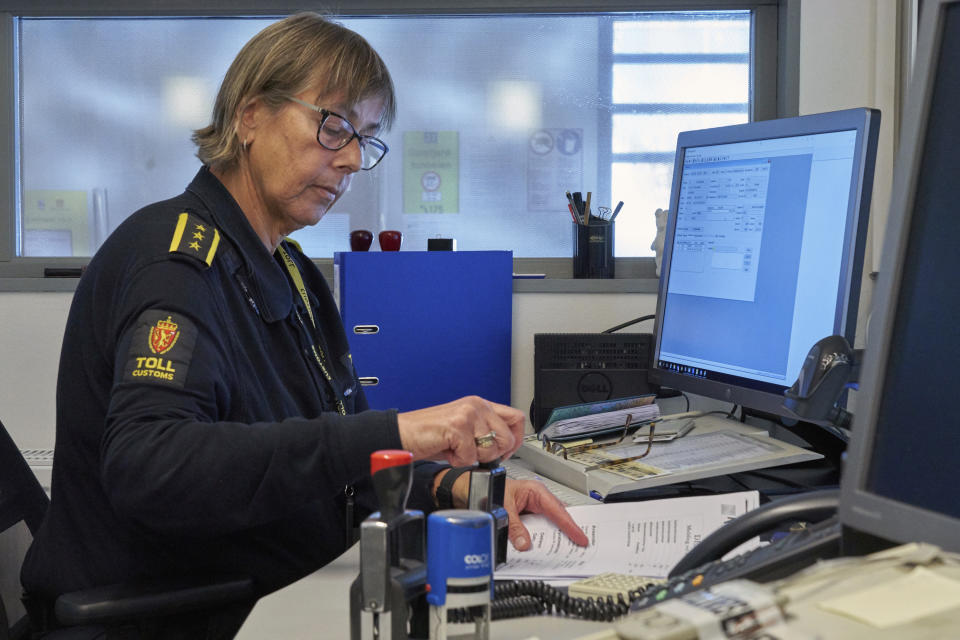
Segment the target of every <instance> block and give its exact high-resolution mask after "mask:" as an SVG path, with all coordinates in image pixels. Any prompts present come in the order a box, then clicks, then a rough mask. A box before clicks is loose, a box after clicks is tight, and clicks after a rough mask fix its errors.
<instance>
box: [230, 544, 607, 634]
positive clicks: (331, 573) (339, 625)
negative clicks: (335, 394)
mask: <svg viewBox="0 0 960 640" xmlns="http://www.w3.org/2000/svg"><path fill="white" fill-rule="evenodd" d="M359 570H360V545H354V546H353V547H351V548H350V549H349V550H347V552H346V553H344V554H343V555H342V556H340V557H339V558H337V559H336V560H334V561H333V562H331V563H330V564H328V565H327V566H326V567H324V568H323V569H320V570H319V571H316V572H314V573H312V574H310V575H309V576H307V577H305V578H303V579H301V580H299V581H297V582H295V583H293V584H291V585H289V586H287V587H285V588H283V589H281V590H280V591H277V592H275V593H272V594H270V595H269V596H266V597H265V598H261V599H260V601H259V602H258V603H257V605H256V606H255V607H254V609H253V612H252V613H251V614H250V617H249V618H247V621H246V622H245V623H244V625H243V627H242V628H241V629H240V633H239V634H238V635H237V640H263V639H264V638H283V639H284V640H320V639H324V638H349V637H350V597H349V591H350V583H352V582H353V580H354V578H356V577H357V572H358V571H359ZM608 628H610V624H607V623H602V622H587V621H585V620H571V619H570V618H560V617H550V616H538V617H530V618H517V619H514V620H498V621H496V622H494V623H493V624H492V625H491V629H490V637H491V638H496V639H497V640H501V639H503V640H527V639H528V638H534V637H536V638H540V639H541V640H574V639H575V638H579V637H581V636H584V635H587V634H589V633H592V632H596V631H601V630H603V629H608Z"/></svg>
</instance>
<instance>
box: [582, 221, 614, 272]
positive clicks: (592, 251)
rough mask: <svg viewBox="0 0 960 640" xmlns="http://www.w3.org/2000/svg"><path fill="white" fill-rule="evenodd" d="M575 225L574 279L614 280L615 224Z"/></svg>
mask: <svg viewBox="0 0 960 640" xmlns="http://www.w3.org/2000/svg"><path fill="white" fill-rule="evenodd" d="M572 224H573V277H574V278H613V277H614V274H613V240H614V234H613V232H614V223H612V222H592V223H591V224H588V225H587V224H577V223H576V222H574V223H572Z"/></svg>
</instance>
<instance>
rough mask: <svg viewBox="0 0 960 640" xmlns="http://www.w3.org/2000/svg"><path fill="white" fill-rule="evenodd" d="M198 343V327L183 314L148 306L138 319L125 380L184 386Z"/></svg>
mask: <svg viewBox="0 0 960 640" xmlns="http://www.w3.org/2000/svg"><path fill="white" fill-rule="evenodd" d="M196 344H197V328H196V327H195V326H194V324H193V323H192V322H190V320H189V319H187V318H186V317H185V316H184V315H183V314H178V313H173V312H170V311H163V310H162V309H150V310H148V311H144V312H143V313H141V314H140V317H139V318H137V321H136V323H135V324H134V327H133V337H132V339H131V341H130V352H129V353H128V354H127V362H126V364H125V365H124V367H123V381H124V382H152V383H158V384H164V385H170V386H173V387H176V388H178V389H182V388H183V384H184V382H185V381H186V379H187V371H188V370H189V368H190V359H191V358H192V357H193V348H194V347H195V346H196Z"/></svg>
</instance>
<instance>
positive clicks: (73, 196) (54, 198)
mask: <svg viewBox="0 0 960 640" xmlns="http://www.w3.org/2000/svg"><path fill="white" fill-rule="evenodd" d="M92 249H93V247H92V246H91V244H90V221H89V219H88V217H87V192H86V191H71V190H52V189H36V190H34V189H25V190H24V192H23V253H22V255H23V256H25V257H31V258H39V257H58V258H59V257H69V256H90V255H93V253H92Z"/></svg>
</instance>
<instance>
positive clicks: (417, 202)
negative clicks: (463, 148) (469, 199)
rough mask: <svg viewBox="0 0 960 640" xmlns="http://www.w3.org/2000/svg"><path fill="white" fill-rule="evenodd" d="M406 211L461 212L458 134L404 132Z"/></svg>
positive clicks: (404, 203)
mask: <svg viewBox="0 0 960 640" xmlns="http://www.w3.org/2000/svg"><path fill="white" fill-rule="evenodd" d="M403 211H404V213H459V212H460V137H459V132H457V131H405V132H404V134H403Z"/></svg>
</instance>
